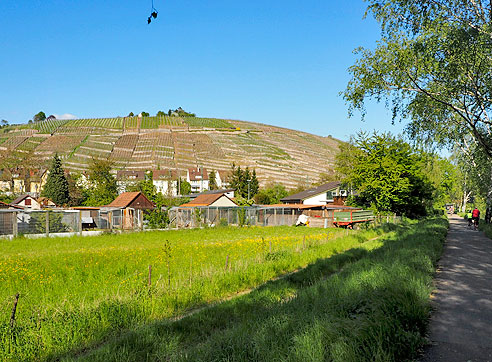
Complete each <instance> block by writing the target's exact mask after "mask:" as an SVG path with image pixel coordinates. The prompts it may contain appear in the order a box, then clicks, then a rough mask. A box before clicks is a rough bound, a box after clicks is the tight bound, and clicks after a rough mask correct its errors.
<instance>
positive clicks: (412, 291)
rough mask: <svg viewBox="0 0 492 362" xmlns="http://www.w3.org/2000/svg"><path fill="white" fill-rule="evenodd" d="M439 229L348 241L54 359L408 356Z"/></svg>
mask: <svg viewBox="0 0 492 362" xmlns="http://www.w3.org/2000/svg"><path fill="white" fill-rule="evenodd" d="M445 234H446V222H445V221H443V220H442V219H438V220H433V221H430V220H429V221H423V222H420V223H419V224H417V225H414V226H412V227H408V226H400V227H398V228H397V237H395V238H394V239H388V240H385V241H384V243H383V245H382V246H381V247H380V248H378V249H374V250H372V251H367V250H365V249H361V248H356V249H350V250H348V251H346V252H343V253H340V254H336V255H334V256H332V257H330V258H327V259H322V260H318V261H317V262H315V263H313V264H311V265H309V266H308V267H306V268H304V269H302V270H301V271H299V272H297V273H294V274H291V275H289V276H288V277H286V278H283V279H279V280H276V281H272V282H269V283H266V284H264V285H263V286H261V287H259V288H257V289H256V290H254V291H253V292H251V293H250V294H248V295H245V296H242V297H238V298H235V299H232V300H230V301H227V302H224V303H221V304H218V305H215V306H212V307H210V308H206V309H203V310H201V311H199V312H197V313H195V314H193V315H190V316H188V317H185V318H183V319H181V320H179V321H174V322H173V321H168V320H166V321H161V322H155V323H151V324H147V325H145V326H142V327H139V328H137V329H135V330H132V331H128V332H126V333H123V334H122V335H121V336H120V337H118V338H115V339H112V340H110V341H109V342H108V343H106V344H105V345H103V346H102V347H101V348H99V349H96V350H92V351H90V352H89V353H87V354H83V355H81V354H79V355H76V356H75V357H73V354H72V356H68V355H65V356H52V359H63V358H65V359H66V360H72V359H77V358H79V359H81V360H90V361H121V360H128V361H137V360H138V361H146V360H148V361H155V360H166V361H168V360H203V361H251V360H255V361H273V360H281V361H307V360H309V361H315V360H334V361H363V360H367V361H369V360H371V361H378V360H381V361H391V360H403V359H406V358H410V357H411V356H412V355H413V354H414V353H415V351H416V349H417V348H418V346H420V345H421V343H422V341H423V335H424V333H425V329H426V325H427V319H428V314H429V309H430V308H429V293H430V284H431V279H432V274H433V272H434V267H435V262H436V260H437V259H438V257H439V256H440V253H441V250H442V242H443V240H444V238H445ZM340 270H341V271H340ZM338 271H340V272H338ZM337 272H338V273H337Z"/></svg>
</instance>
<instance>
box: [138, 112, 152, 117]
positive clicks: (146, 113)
mask: <svg viewBox="0 0 492 362" xmlns="http://www.w3.org/2000/svg"><path fill="white" fill-rule="evenodd" d="M140 114H141V115H142V117H148V116H150V114H149V113H148V112H142V113H140Z"/></svg>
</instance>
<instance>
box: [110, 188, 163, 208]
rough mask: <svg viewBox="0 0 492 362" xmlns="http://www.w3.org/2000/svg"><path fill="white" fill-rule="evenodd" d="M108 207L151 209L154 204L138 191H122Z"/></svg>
mask: <svg viewBox="0 0 492 362" xmlns="http://www.w3.org/2000/svg"><path fill="white" fill-rule="evenodd" d="M108 207H118V208H122V209H126V208H132V209H136V210H152V209H154V208H155V205H154V204H153V203H152V201H150V200H149V199H148V198H147V197H146V196H145V195H144V194H143V193H141V192H140V191H136V192H123V193H122V194H121V195H118V197H117V198H116V199H114V200H113V202H111V203H110V204H109V205H108Z"/></svg>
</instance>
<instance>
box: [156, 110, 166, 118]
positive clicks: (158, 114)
mask: <svg viewBox="0 0 492 362" xmlns="http://www.w3.org/2000/svg"><path fill="white" fill-rule="evenodd" d="M165 115H166V113H164V112H163V111H159V112H157V114H156V116H157V117H164V116H165Z"/></svg>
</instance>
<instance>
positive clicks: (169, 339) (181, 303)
mask: <svg viewBox="0 0 492 362" xmlns="http://www.w3.org/2000/svg"><path fill="white" fill-rule="evenodd" d="M431 226H432V227H434V229H435V230H431ZM431 226H428V227H427V226H426V228H424V227H422V225H420V226H419V227H416V226H402V227H399V228H398V229H397V230H395V231H391V232H390V231H388V230H384V229H383V228H379V229H373V230H366V231H350V232H349V234H348V235H346V234H345V231H343V230H334V229H332V230H326V229H314V228H313V229H310V228H293V227H275V228H257V227H252V228H243V229H235V228H218V229H203V230H185V231H178V232H174V231H172V232H148V233H135V234H123V235H104V236H100V237H87V238H79V237H74V238H67V239H48V240H47V239H39V240H27V239H17V240H14V241H11V242H7V241H5V242H3V243H2V244H0V250H1V255H2V257H0V285H1V286H2V288H1V291H0V293H1V294H0V300H1V309H0V315H1V319H0V321H1V322H0V323H1V324H0V345H1V347H0V348H1V350H0V359H1V360H11V361H17V360H52V359H60V358H61V359H64V358H65V359H69V360H71V359H73V358H74V357H76V356H77V357H80V358H82V359H87V360H101V361H102V360H108V359H109V360H114V361H118V360H193V356H202V357H201V358H200V359H201V360H244V361H246V360H251V359H254V360H271V358H270V357H273V356H274V354H273V353H277V352H278V353H281V354H280V355H285V356H290V353H291V352H292V351H291V349H292V348H294V346H297V347H298V348H300V347H301V346H302V344H303V343H308V344H309V343H314V342H311V341H310V338H314V337H315V334H316V333H328V334H329V335H331V333H334V334H335V335H337V334H338V333H342V330H341V328H342V325H340V326H338V327H337V328H335V330H334V332H330V331H328V330H326V328H327V327H326V326H322V325H319V326H318V327H319V328H318V330H317V331H314V332H313V333H315V334H314V335H312V336H310V333H311V330H310V329H308V323H307V322H308V321H307V320H306V318H307V319H310V318H314V317H315V316H317V314H316V313H315V314H312V312H313V311H309V310H311V307H310V305H311V304H312V303H314V304H315V305H316V306H317V308H321V309H319V313H321V314H323V315H324V314H326V313H331V312H330V311H331V310H332V308H334V307H332V306H331V304H332V303H333V302H336V296H341V294H340V293H342V290H341V289H340V288H342V286H340V285H338V284H336V283H335V284H333V285H331V284H330V286H322V285H321V284H319V285H318V283H321V281H323V283H332V282H329V280H331V279H332V278H329V279H326V277H327V276H328V275H329V274H331V273H334V272H336V271H338V270H342V268H343V272H342V274H341V275H343V274H344V273H346V271H345V270H346V268H352V266H351V265H352V264H354V265H355V264H356V263H359V262H362V265H363V266H359V267H357V268H358V272H357V278H358V279H357V281H351V282H350V283H352V284H353V286H355V285H357V286H358V287H360V286H361V285H360V283H362V284H364V283H368V284H367V285H372V284H374V283H376V284H377V283H379V282H380V281H379V280H374V281H373V280H372V277H373V276H374V275H375V276H377V277H378V278H380V277H382V276H384V277H385V278H386V279H384V281H385V282H386V281H388V282H389V281H390V279H391V280H392V279H393V276H392V274H386V272H387V271H389V270H390V269H391V268H393V266H392V265H393V264H394V263H393V262H399V261H400V255H399V254H398V253H400V249H402V250H403V252H404V253H405V255H406V256H408V257H409V260H406V261H405V263H406V264H405V265H406V266H404V265H403V264H402V265H401V266H400V265H399V264H398V265H396V264H395V266H394V268H393V269H394V270H393V269H391V271H397V272H398V273H397V274H396V275H394V279H395V283H396V282H398V283H401V282H402V281H403V279H404V278H410V279H412V280H411V283H410V285H411V286H412V287H413V286H420V288H421V289H420V290H419V291H418V292H419V293H421V295H420V296H419V297H420V298H421V299H419V301H418V302H419V303H421V304H422V303H423V306H424V314H425V313H426V312H427V309H426V308H427V306H426V305H425V303H424V302H425V300H427V299H428V293H429V285H428V282H429V280H428V279H429V275H430V274H429V270H430V269H432V262H433V260H435V258H436V255H437V254H438V253H439V250H440V249H439V246H440V243H441V242H442V237H441V236H442V235H444V233H445V231H444V232H443V231H442V230H440V229H439V227H440V228H441V229H444V230H445V228H444V227H443V226H444V225H443V222H441V224H439V223H438V222H435V224H433V225H431ZM436 230H437V231H436ZM424 231H425V232H426V233H427V234H428V235H430V237H427V239H425V238H424V236H425V235H427V234H422V235H420V234H419V235H418V237H417V239H416V240H412V241H411V242H406V243H405V241H404V238H405V235H406V234H409V235H413V234H415V233H417V232H418V233H421V232H424ZM405 233H406V234H405ZM407 244H408V245H411V247H408V248H405V245H407ZM427 248H430V249H431V251H433V252H434V254H436V255H434V254H433V255H427V251H428V250H427ZM386 249H388V250H390V251H383V250H386ZM407 249H408V250H407ZM420 249H422V250H420ZM379 250H380V251H379ZM377 253H380V255H384V258H389V259H392V262H391V263H389V261H385V263H386V264H387V265H386V264H384V263H383V264H382V266H381V267H379V266H378V267H376V266H375V265H373V264H374V263H375V261H378V259H377V258H379V257H377V255H379V254H377ZM392 253H393V254H394V255H393V254H392ZM386 254H388V255H386ZM412 255H413V256H412ZM421 256H422V258H420V257H421ZM373 258H376V259H373ZM395 258H396V259H395ZM421 259H422V260H421ZM364 260H365V261H364ZM385 260H386V259H385ZM401 261H402V263H403V260H401ZM378 262H379V261H378ZM409 263H410V264H409ZM412 263H413V264H412ZM419 263H420V264H419ZM421 263H423V264H422V265H421ZM390 264H391V265H390ZM149 265H152V280H151V286H150V287H149V285H148V270H149ZM373 267H374V268H373ZM410 267H411V268H414V269H416V270H417V273H420V272H421V271H422V273H423V274H425V278H427V279H425V280H420V279H416V280H413V278H414V277H415V275H414V274H415V272H414V271H413V269H412V270H409V269H408V268H410ZM366 268H369V269H370V270H366ZM385 268H386V269H385ZM388 268H389V269H388ZM398 268H400V269H398ZM401 268H403V269H401ZM405 268H406V269H405ZM422 268H423V269H425V270H423V269H422ZM429 268H430V269H429ZM421 269H422V270H421ZM428 269H429V270H428ZM295 270H297V273H295V274H292V275H290V276H289V277H288V278H283V279H280V280H277V281H276V282H271V283H269V284H268V285H270V286H268V287H262V288H260V289H258V290H255V291H253V292H252V293H250V294H249V295H247V296H244V297H241V298H234V299H233V300H231V301H230V302H226V303H222V304H219V305H218V306H216V307H211V308H206V309H204V310H203V311H201V312H198V313H196V314H194V315H193V316H191V317H187V318H184V319H182V320H181V321H179V322H174V323H173V322H170V319H169V318H172V317H174V316H180V315H182V314H184V313H186V311H189V310H190V309H193V308H199V307H205V306H210V305H213V303H216V302H219V301H221V300H224V299H227V298H228V297H230V296H234V295H236V294H237V293H239V292H242V291H245V290H249V289H250V288H254V287H257V286H259V285H261V284H263V283H265V282H267V281H270V280H273V279H275V278H276V277H279V276H281V275H284V274H285V273H287V272H292V271H295ZM405 271H406V272H408V273H407V274H408V275H406V274H405ZM402 273H403V274H402ZM373 274H374V275H373ZM350 275H351V278H355V276H354V275H353V274H350ZM337 278H338V277H337ZM388 278H389V279H388ZM339 282H341V280H340V281H339ZM354 283H355V284H354ZM405 283H406V284H408V282H405ZM352 284H350V285H352ZM406 284H405V287H406ZM323 285H324V284H323ZM391 285H392V286H396V285H397V284H391ZM373 287H374V285H373ZM373 287H371V288H373ZM402 287H403V286H402ZM310 288H314V289H312V290H311V289H310ZM320 288H321V289H320ZM337 288H338V289H337ZM344 288H345V287H344ZM347 288H348V289H344V293H348V294H346V295H344V298H345V299H343V300H344V302H347V301H348V300H349V299H352V297H350V295H349V293H350V288H349V287H347ZM339 289H340V290H339ZM322 290H326V291H330V292H329V293H328V295H325V294H326V293H321V294H320V291H322ZM332 291H333V293H332ZM17 292H20V294H21V297H20V299H19V305H18V311H17V319H16V322H15V326H14V328H13V329H12V328H10V326H9V318H10V311H11V309H12V303H13V296H14V295H15V293H17ZM390 292H392V293H393V292H394V291H390ZM306 293H307V294H306ZM358 293H359V294H360V293H362V290H361V289H358ZM381 293H383V292H382V291H381ZM342 294H343V293H342ZM383 294H384V293H383ZM375 295H377V293H376V294H375ZM300 296H302V298H301V299H299V298H300ZM406 297H409V296H408V295H407V296H406ZM412 297H413V296H412ZM317 298H320V300H317ZM330 298H331V299H330ZM333 298H335V299H333ZM354 298H355V299H354V301H353V303H355V304H354V305H351V306H350V308H353V312H347V313H349V314H350V313H354V316H355V317H357V316H358V314H359V313H363V312H364V311H365V310H366V308H367V306H366V307H364V305H366V304H364V303H367V302H361V303H362V304H360V305H358V304H357V303H358V298H359V299H360V298H361V296H360V295H354ZM395 298H396V296H395ZM398 298H400V297H398ZM398 298H396V299H395V300H398V301H400V299H401V298H400V299H398ZM299 303H300V304H299ZM324 303H327V304H324ZM378 303H379V304H377V305H380V304H381V303H380V302H378ZM419 306H420V305H419ZM298 308H300V309H299V310H298V312H297V313H301V312H300V311H304V310H305V313H306V314H305V315H294V316H292V317H293V318H294V317H295V318H294V319H292V321H291V322H289V323H287V324H285V322H286V321H285V320H284V317H283V313H284V312H283V311H289V313H294V310H295V309H298ZM306 308H307V310H306ZM323 308H325V309H326V311H323ZM344 308H346V307H344ZM369 309H371V308H369ZM303 313H304V312H302V313H301V314H303ZM418 313H422V311H421V310H419V311H418ZM250 317H251V318H250ZM420 317H421V316H420ZM288 318H291V316H288ZM296 318H300V319H299V322H300V324H299V328H298V327H295V323H294V321H295V319H296ZM327 318H328V320H331V317H329V314H328V317H327ZM337 318H338V317H337ZM312 322H313V323H314V322H315V320H314V319H313V321H312ZM385 323H386V322H385ZM392 323H393V322H392ZM199 325H200V327H199ZM287 326H288V328H286V327H287ZM395 328H396V327H395ZM412 328H413V327H412ZM124 331H127V332H125V333H123V335H122V334H121V333H122V332H124ZM268 331H270V332H268ZM297 332H299V333H301V334H299V333H297ZM261 333H265V335H260V334H261ZM303 333H304V334H305V335H304V336H303V335H302V334H303ZM344 333H349V331H345V332H344ZM249 335H251V337H252V339H249V338H248V336H249ZM120 336H122V337H120ZM266 336H268V337H269V338H270V339H271V340H255V338H256V339H257V338H260V339H262V338H266ZM154 337H156V338H157V339H155V340H154ZM238 337H240V338H238ZM339 337H340V336H339ZM279 338H280V340H279ZM412 338H414V339H415V340H417V339H418V338H417V336H415V335H413V334H412ZM273 340H279V342H281V343H278V346H276V347H275V348H274V349H271V348H272V347H271V346H270V345H269V344H271V343H273ZM342 340H343V339H342ZM303 341H304V342H303ZM102 342H104V344H103V348H100V349H98V348H97V347H98V346H99V345H101V343H102ZM260 342H261V343H260ZM419 342H420V339H419ZM351 343H352V342H351ZM308 344H307V345H306V346H308ZM318 344H319V341H318ZM335 347H336V346H335ZM339 347H340V348H341V347H342V345H340V346H339ZM306 348H307V347H306ZM310 348H311V347H310ZM317 348H318V349H317V350H314V351H312V353H322V352H321V351H319V348H320V347H319V346H317ZM381 348H382V347H381ZM258 349H259V350H258ZM322 350H323V351H324V352H323V353H327V350H326V348H324V347H323V348H322ZM340 351H341V349H340ZM383 352H384V353H389V352H388V351H386V350H384V351H383V350H382V352H381V353H383ZM390 352H391V351H390ZM251 353H253V354H251ZM258 353H259V354H258ZM304 353H308V351H307V350H299V351H298V354H297V355H299V356H303V358H305V357H306V355H304ZM310 353H311V352H310ZM330 353H331V352H330ZM340 353H342V352H340ZM344 353H345V352H344ZM354 353H355V352H354ZM256 354H258V355H257V357H254V356H255V355H256ZM217 356H220V357H217ZM281 360H283V359H282V358H281ZM286 360H289V358H286ZM291 360H313V359H309V358H308V359H302V358H301V357H299V358H298V359H292V358H291ZM314 360H318V359H314ZM320 360H323V358H322V359H320ZM328 360H329V358H328ZM353 360H355V359H353Z"/></svg>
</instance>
